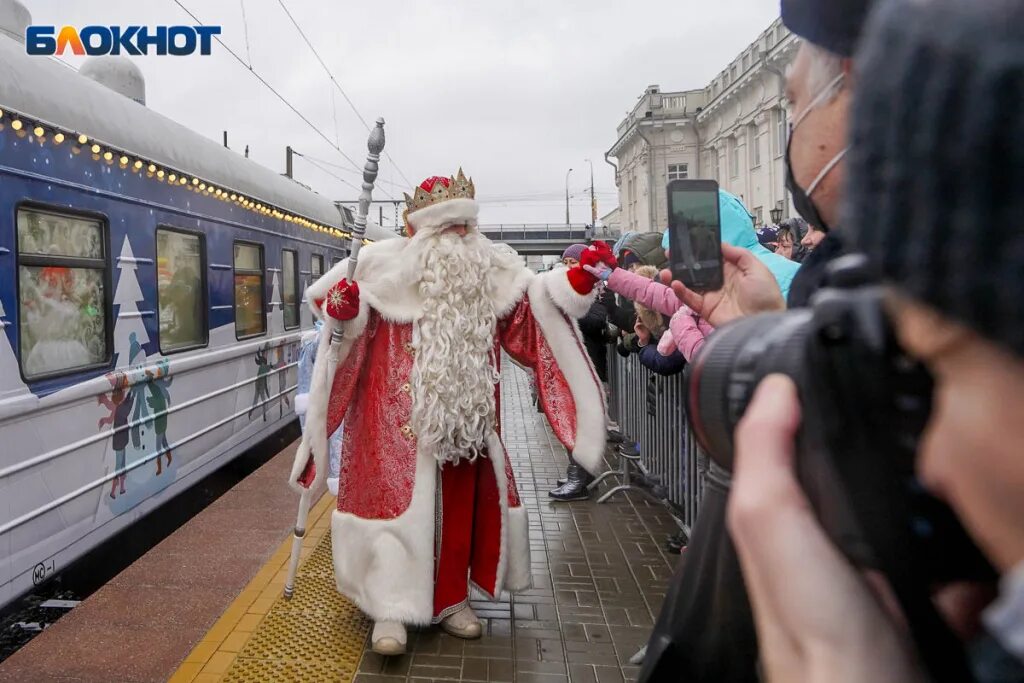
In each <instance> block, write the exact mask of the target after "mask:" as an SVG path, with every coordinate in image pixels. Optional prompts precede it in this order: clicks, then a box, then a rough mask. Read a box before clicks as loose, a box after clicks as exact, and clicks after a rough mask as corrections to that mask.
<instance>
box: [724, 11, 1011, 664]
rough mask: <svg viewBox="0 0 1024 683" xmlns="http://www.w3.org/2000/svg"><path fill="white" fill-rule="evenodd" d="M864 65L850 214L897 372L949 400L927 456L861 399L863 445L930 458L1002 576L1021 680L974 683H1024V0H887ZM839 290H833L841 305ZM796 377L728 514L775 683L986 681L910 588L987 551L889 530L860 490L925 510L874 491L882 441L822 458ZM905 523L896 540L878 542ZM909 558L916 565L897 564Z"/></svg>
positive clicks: (1007, 660) (744, 429) (856, 439)
mask: <svg viewBox="0 0 1024 683" xmlns="http://www.w3.org/2000/svg"><path fill="white" fill-rule="evenodd" d="M858 66H859V68H860V70H859V73H861V74H862V78H861V79H860V80H859V81H858V85H857V95H856V101H855V102H854V104H853V114H852V120H851V132H852V135H851V148H850V152H849V155H848V161H847V164H848V166H847V176H848V177H847V181H848V186H847V187H848V193H847V197H846V206H847V213H846V214H845V216H844V222H843V223H844V226H845V227H846V230H847V233H846V234H847V236H848V237H849V238H850V241H851V246H852V247H853V248H854V249H857V250H860V251H863V252H864V253H865V254H866V255H867V256H868V257H869V259H870V263H871V264H872V265H873V266H874V267H876V268H878V269H879V270H880V273H881V275H882V277H883V278H884V280H885V283H886V289H885V290H884V294H882V295H881V310H882V311H884V314H882V315H881V316H880V318H881V319H883V320H884V321H886V322H885V324H886V325H888V326H891V333H892V338H893V342H892V343H893V345H894V346H895V347H896V348H897V350H898V354H900V356H902V354H906V357H907V358H909V359H913V360H912V361H911V360H905V361H902V362H898V363H896V364H895V365H893V366H892V367H893V368H897V369H894V370H892V376H893V377H896V378H899V379H906V376H909V373H910V371H909V370H907V367H908V364H909V363H911V362H916V363H919V364H920V367H921V369H922V371H923V372H925V373H926V374H927V376H928V382H929V383H928V385H927V386H928V387H929V389H930V391H928V393H927V395H924V396H917V398H919V399H923V405H926V406H927V408H928V409H927V411H926V412H925V414H924V418H925V420H923V421H922V422H923V423H924V429H923V433H920V434H916V433H915V436H916V437H919V440H918V441H917V444H916V446H917V447H916V457H914V451H913V450H912V446H913V440H911V441H910V444H911V445H910V446H907V445H906V443H907V442H905V441H903V442H902V444H897V443H896V442H897V441H900V440H901V438H902V437H906V436H907V435H908V433H909V432H907V431H905V430H906V429H907V427H906V425H898V424H895V421H894V423H893V424H892V426H891V430H888V431H882V432H879V433H875V434H862V433H859V432H858V427H863V426H864V425H868V424H871V423H872V420H877V421H878V422H879V423H884V421H885V420H886V419H887V416H886V415H884V414H883V413H882V412H881V411H879V410H878V409H877V408H875V407H874V406H851V409H857V410H860V409H862V408H865V409H866V410H865V412H867V413H869V414H870V415H869V416H868V417H866V418H863V419H862V418H861V417H860V416H857V419H856V420H853V421H852V422H851V423H850V424H848V425H847V434H846V438H847V440H849V441H852V442H853V443H857V444H871V443H875V444H877V445H878V447H879V448H882V449H888V450H889V451H892V452H895V453H897V454H900V448H908V449H911V450H910V451H909V455H910V459H909V463H910V465H911V466H912V467H913V468H914V469H915V470H916V474H917V476H918V479H919V481H920V482H921V483H922V484H923V485H924V487H925V488H926V489H927V491H928V492H930V493H931V494H933V495H934V496H936V497H937V498H938V499H941V500H942V501H944V502H945V503H948V505H949V506H950V507H951V509H952V511H953V512H954V513H955V515H956V518H957V519H958V520H959V522H960V523H962V525H963V528H964V529H965V530H966V531H967V533H968V534H969V535H970V538H971V539H973V541H974V542H975V543H976V544H977V547H978V549H980V551H981V553H983V554H984V556H985V558H987V559H988V560H989V561H990V562H991V564H992V566H993V567H994V569H995V570H996V572H998V574H999V576H1000V577H1001V582H1000V594H999V597H998V598H997V600H996V602H995V603H993V604H992V605H990V606H989V607H987V608H986V609H985V611H984V612H983V613H982V615H981V616H982V621H983V623H984V625H985V627H986V630H987V632H988V634H989V635H990V636H991V637H993V638H994V639H995V640H996V641H998V642H999V644H1000V645H1001V646H1002V648H1003V649H1004V650H1005V653H1004V659H1003V661H1002V662H1001V663H1000V666H1001V667H1002V668H1000V669H999V671H998V672H996V670H995V668H992V667H991V665H992V664H993V661H992V659H991V658H986V659H985V660H984V661H979V660H978V659H977V658H975V659H974V661H973V662H972V664H973V675H974V676H975V677H976V678H977V679H979V680H1019V679H1018V678H1017V676H1019V675H1020V672H1021V670H1022V669H1021V668H1020V665H1021V662H1024V457H1022V453H1024V423H1022V421H1021V406H1022V405H1024V306H1022V304H1021V302H1022V301H1024V229H1022V225H1024V109H1022V107H1021V103H1022V102H1024V3H1021V2H1020V1H1019V0H989V1H987V2H957V1H956V0H929V1H927V2H924V1H921V0H916V1H915V0H882V2H880V3H879V11H878V12H877V13H876V15H875V17H874V19H873V21H872V24H871V26H870V27H869V30H868V31H867V33H866V37H865V44H864V46H863V48H862V51H861V54H860V57H859V60H858ZM875 290H876V291H878V290H877V288H875ZM870 291H871V290H870V289H869V288H866V287H860V288H856V287H851V286H850V283H849V282H847V283H846V288H845V289H844V290H843V292H845V293H839V294H838V298H837V299H836V300H843V298H844V297H845V298H846V300H849V301H855V300H857V297H860V300H861V301H862V302H863V301H865V300H867V298H866V297H868V295H867V294H860V292H870ZM837 292H838V290H835V291H832V292H827V293H824V294H825V295H827V296H832V297H836V296H837ZM830 305H832V302H830V300H827V299H823V298H818V299H817V300H816V301H815V306H816V307H815V312H814V319H813V320H811V321H810V323H809V328H808V329H809V330H811V333H812V334H810V336H808V337H807V348H808V349H811V350H808V351H807V353H808V359H809V363H808V365H812V366H813V363H814V360H815V356H814V353H815V351H814V350H813V349H814V348H816V345H817V346H818V347H821V346H827V345H826V344H824V343H822V342H820V340H816V339H815V337H814V336H813V332H815V331H817V332H824V333H826V337H828V332H829V330H828V328H815V322H816V321H817V319H819V318H821V317H822V316H823V315H825V314H827V309H828V308H829V306H830ZM851 310H855V309H851ZM786 315H787V316H790V315H793V314H786ZM791 320H792V319H791ZM734 329H735V328H734ZM725 332H727V330H722V331H720V332H719V334H724V333H725ZM875 332H877V330H875ZM864 338H866V339H869V340H870V339H871V338H872V334H866V335H865V336H864ZM876 338H877V337H876ZM833 341H834V340H833ZM839 344H840V345H841V344H842V342H839ZM864 344H865V345H868V344H866V343H864ZM879 346H880V347H881V346H884V344H880V345H879ZM869 350H870V351H874V350H875V349H869ZM707 351H708V349H705V353H707ZM833 353H834V351H832V350H830V349H827V348H825V349H822V350H820V351H819V352H818V356H817V358H818V359H821V358H825V359H829V358H833V356H832V355H830V354H833ZM862 355H863V357H864V358H867V359H869V360H870V359H874V358H875V357H876V355H875V354H872V353H868V352H866V351H865V352H863V354H862ZM886 358H888V357H886ZM847 359H849V358H847ZM893 359H894V360H897V361H898V360H899V358H895V357H894V358H893ZM779 365H780V366H782V365H785V363H783V362H782V361H780V362H779ZM885 367H886V368H888V367H890V366H885ZM785 369H786V370H787V373H786V374H789V375H792V376H794V377H797V379H798V384H799V386H800V388H799V390H798V388H797V384H795V383H794V381H793V380H791V379H790V378H789V377H786V376H780V375H777V374H773V375H770V376H769V377H768V378H767V379H765V380H764V381H763V382H762V383H761V384H760V386H759V387H758V388H757V390H756V392H755V393H754V397H753V399H752V400H751V402H750V405H749V408H748V409H747V411H746V413H745V415H744V417H743V419H742V420H741V421H740V424H739V426H738V428H737V430H736V432H735V447H736V454H735V477H734V481H733V490H732V494H731V496H730V500H729V507H728V525H729V529H730V531H731V533H732V536H733V538H734V541H735V544H736V548H737V552H738V554H739V557H740V561H741V565H742V569H743V575H744V579H745V582H746V585H747V589H748V591H749V594H750V599H751V603H752V606H753V611H754V617H755V623H756V626H757V634H758V640H759V645H760V647H759V650H760V658H761V663H762V667H763V671H764V673H765V674H767V678H768V679H769V680H772V681H787V682H789V681H823V680H829V681H831V680H845V681H883V680H886V681H888V680H892V681H917V680H969V678H970V675H971V674H969V673H967V671H966V670H965V669H964V670H961V669H959V668H958V667H957V661H956V660H957V654H958V653H957V652H953V650H956V649H957V647H956V643H955V641H952V642H950V641H947V647H938V646H936V647H930V648H927V647H922V640H923V638H924V636H923V635H922V634H924V633H928V634H929V637H932V636H934V638H936V639H941V635H936V634H937V633H938V632H939V630H940V628H937V627H936V626H935V625H922V623H920V621H921V620H923V619H925V618H926V617H927V614H926V613H927V612H928V610H930V609H931V606H930V604H922V603H921V602H916V603H915V602H914V601H913V597H914V596H913V593H914V591H915V590H916V591H918V592H920V593H927V591H928V590H929V589H930V588H931V587H932V586H931V584H930V583H929V584H928V585H918V586H915V585H913V582H910V581H908V580H907V579H908V578H909V577H916V576H920V577H926V576H927V577H932V574H931V573H928V572H938V573H941V574H943V575H945V574H951V576H948V577H947V578H950V579H955V578H958V577H957V576H956V575H955V573H956V572H957V571H958V569H959V568H960V565H966V564H969V562H968V560H967V559H966V556H967V555H970V550H969V549H964V547H963V546H962V545H960V544H957V543H955V542H952V541H951V542H949V544H948V545H946V544H945V540H946V539H945V537H941V536H940V537H939V538H937V539H928V538H924V539H921V538H918V537H917V536H916V535H915V534H920V535H924V536H927V531H928V529H926V530H925V531H924V532H922V531H921V530H920V528H917V529H914V530H911V527H913V526H914V525H912V524H910V523H909V522H910V520H909V519H900V518H890V519H887V520H886V519H885V518H884V517H882V518H875V519H874V520H871V519H870V515H867V514H865V509H864V505H863V504H862V500H859V499H858V498H859V497H860V496H868V497H874V498H875V500H873V501H872V502H873V504H877V505H878V506H880V509H883V510H889V509H900V510H910V509H911V506H910V505H909V504H907V501H903V500H893V499H892V496H888V495H887V494H890V493H893V492H895V493H896V494H899V493H900V492H901V491H903V490H904V489H903V488H902V487H901V485H900V484H898V483H897V482H892V481H886V480H884V479H883V480H880V481H876V483H878V484H879V485H878V486H877V487H875V488H874V489H870V488H868V489H865V488H857V486H856V483H855V482H856V477H857V475H858V473H861V474H862V473H864V471H865V469H866V468H875V467H878V468H880V469H881V470H883V471H888V470H890V469H895V467H894V466H892V465H891V463H890V462H888V461H887V460H885V459H879V458H878V457H876V456H874V455H873V454H872V453H871V452H870V451H869V450H863V451H861V453H860V456H861V460H860V462H857V460H858V459H857V457H856V456H857V454H856V453H851V452H842V451H841V448H838V449H833V452H827V451H828V449H821V450H813V449H811V448H808V447H807V444H808V443H809V442H817V441H818V440H816V439H815V435H816V434H817V433H819V432H820V433H824V434H826V438H825V439H824V441H823V442H824V443H825V444H826V445H828V446H834V443H832V442H830V441H829V439H828V438H827V434H828V431H829V429H828V427H827V426H822V423H823V422H827V421H828V419H829V416H828V414H826V413H825V412H823V411H822V409H821V408H820V407H819V406H816V405H815V404H814V403H812V402H810V401H809V400H808V399H810V398H811V395H814V396H816V397H819V398H820V397H821V392H815V391H813V390H811V389H810V387H815V386H816V385H815V384H814V382H815V379H814V378H808V377H806V376H802V375H801V373H799V372H789V370H790V368H785ZM833 369H835V366H834V365H833ZM876 369H877V368H871V367H865V368H858V367H851V368H850V371H851V372H853V371H857V370H859V371H860V374H861V375H862V376H863V378H864V379H865V384H869V385H870V384H873V383H879V382H876V380H879V379H882V373H879V372H875V370H876ZM839 370H841V369H839ZM839 370H837V371H836V372H835V374H836V375H840V374H841V372H840V371H839ZM900 373H905V375H906V376H905V375H904V374H900ZM807 374H811V373H807ZM824 374H825V375H826V378H827V379H828V378H830V377H828V373H824ZM914 377H916V378H918V379H920V375H914ZM885 378H886V379H888V376H885ZM827 379H826V381H827ZM821 387H822V385H821V384H820V383H819V384H818V385H817V388H819V389H820V388H821ZM932 387H933V388H932ZM844 388H845V387H834V390H835V393H836V394H839V395H842V394H843V389H844ZM886 388H887V389H888V390H889V396H896V395H899V396H900V398H908V397H909V398H913V397H914V393H913V391H909V390H907V386H906V385H899V386H891V385H890V386H888V387H886ZM901 392H905V393H901ZM801 398H803V399H805V400H804V402H803V405H801ZM896 409H899V407H898V406H897V408H896ZM908 410H911V408H908ZM798 433H799V434H800V436H801V439H800V442H799V443H800V444H801V445H799V446H798V444H797V440H796V437H797V435H798ZM836 450H838V451H839V455H837V452H836ZM840 455H841V456H845V458H844V457H840ZM821 461H828V462H829V463H830V464H831V465H832V466H833V467H834V468H835V469H836V470H837V471H838V472H840V476H839V479H840V480H841V484H840V485H839V489H838V490H839V495H841V496H842V495H845V500H846V502H848V503H850V507H851V508H854V509H855V510H856V514H855V518H856V521H857V522H858V523H859V526H860V527H861V529H860V530H861V531H862V532H863V533H864V536H865V537H866V538H867V539H868V540H869V541H876V542H875V543H874V544H871V543H869V544H868V545H869V548H868V550H869V552H868V553H867V556H870V557H873V558H875V559H878V560H879V561H880V564H881V565H883V566H884V567H885V569H886V571H885V572H884V574H885V576H886V578H887V579H888V583H889V584H890V585H891V586H892V587H893V589H894V590H895V592H896V593H897V597H898V598H899V603H900V609H898V610H893V609H892V608H891V599H890V600H883V599H880V598H879V597H878V594H877V593H876V592H875V591H873V590H871V589H870V588H869V586H868V584H867V582H865V580H864V578H863V577H864V574H863V570H864V569H865V565H864V564H862V563H861V562H857V561H854V562H853V563H851V560H850V558H851V557H853V556H857V555H859V554H860V551H858V550H854V551H851V550H850V548H849V547H845V548H842V550H841V549H840V548H841V546H843V543H841V542H837V541H836V539H837V538H842V535H841V534H836V533H835V524H834V519H832V520H828V519H827V515H824V516H823V515H822V514H821V507H822V506H823V503H822V497H821V496H819V495H817V494H818V493H820V492H821V491H820V490H815V489H816V488H817V487H816V486H815V484H814V479H813V478H810V477H808V476H807V473H808V471H809V469H810V468H811V467H813V466H814V465H815V464H816V463H818V462H821ZM798 473H799V474H798ZM851 473H852V474H851ZM868 474H870V472H869V473H868ZM798 479H799V481H798ZM869 479H871V477H870V476H866V475H865V477H864V480H869ZM877 479H878V478H877V477H876V480H877ZM818 484H820V481H819V482H818ZM908 496H909V494H908ZM824 507H827V501H826V503H825V504H824ZM871 521H874V522H875V524H871ZM886 522H888V524H889V525H890V526H891V528H890V529H879V527H882V526H884V525H885V523H886ZM903 522H907V524H906V525H905V526H906V527H907V528H906V529H903V528H902V526H903V525H902V524H901V523H903ZM829 529H831V531H829ZM901 534H903V535H904V536H907V537H908V538H909V539H910V543H911V544H913V543H917V542H919V541H920V542H922V543H924V544H927V543H929V542H933V543H938V542H939V541H942V543H938V549H939V550H940V551H941V550H942V549H945V550H946V552H945V554H943V553H942V552H940V553H938V554H937V558H938V561H937V562H936V563H935V564H934V565H929V564H928V562H927V561H921V558H919V557H917V556H915V555H914V554H913V553H908V552H907V550H906V549H900V548H887V547H883V546H880V545H879V544H878V543H877V540H878V539H879V538H882V537H889V538H899V537H900V535H901ZM900 557H905V558H906V562H905V563H904V564H898V563H893V562H892V559H893V558H900ZM929 559H930V558H929ZM855 565H856V567H855ZM942 565H947V566H942ZM951 567H956V568H951ZM966 573H973V572H966ZM971 578H973V576H972V577H971ZM922 582H923V581H922ZM891 597H892V596H890V598H891ZM922 615H923V616H922ZM945 616H946V617H947V618H949V617H954V618H956V619H959V620H962V619H963V618H964V617H965V616H970V615H964V614H953V615H950V614H949V613H946V615H945ZM932 642H933V643H935V642H939V641H938V640H934V639H933V640H932ZM1014 660H1016V661H1014ZM1014 666H1017V667H1018V668H1016V669H1014V668H1013V667H1014ZM986 667H989V668H986ZM999 676H1003V677H1005V678H999Z"/></svg>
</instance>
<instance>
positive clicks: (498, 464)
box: [479, 432, 530, 599]
mask: <svg viewBox="0 0 1024 683" xmlns="http://www.w3.org/2000/svg"><path fill="white" fill-rule="evenodd" d="M487 454H488V455H487V459H488V460H490V461H491V466H492V467H493V468H494V480H495V482H497V485H498V495H499V496H500V499H499V503H500V506H501V545H500V550H499V555H498V569H497V572H496V573H495V580H494V586H495V592H494V593H493V594H492V595H491V597H492V598H495V599H497V598H498V596H499V595H500V594H501V591H503V590H507V591H517V590H523V589H524V588H529V583H530V536H529V528H528V525H527V524H526V522H525V521H523V522H522V524H515V523H513V522H514V516H518V513H519V512H521V513H522V515H523V519H524V520H525V514H526V510H525V509H524V508H523V507H521V506H520V507H517V508H509V505H508V486H509V484H508V474H507V473H506V472H505V461H506V458H507V457H508V455H507V454H506V452H505V446H504V445H503V444H502V443H501V439H500V438H499V437H498V435H497V433H495V432H491V433H490V434H489V435H488V437H487ZM517 511H518V512H517ZM524 571H525V574H526V580H525V582H524V581H523V579H522V575H523V572H524ZM479 588H480V589H481V590H483V591H484V592H489V591H490V586H480V587H479Z"/></svg>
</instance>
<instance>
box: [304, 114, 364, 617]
mask: <svg viewBox="0 0 1024 683" xmlns="http://www.w3.org/2000/svg"><path fill="white" fill-rule="evenodd" d="M366 146H367V148H368V149H369V150H370V153H369V154H368V155H367V156H366V165H365V166H363V191H362V192H361V193H360V194H359V210H358V212H357V213H356V227H355V229H354V230H353V231H352V240H351V241H350V242H349V257H348V281H349V282H353V281H354V279H355V275H356V264H357V263H358V262H359V250H360V249H362V248H363V237H365V236H366V216H367V215H368V214H369V213H370V200H371V199H372V198H373V184H374V182H375V181H376V180H377V171H378V170H379V167H378V166H377V162H379V161H380V153H381V152H382V151H384V119H377V125H376V126H375V127H374V129H373V130H372V131H370V139H369V140H368V141H367V143H366ZM332 328H333V329H332V330H331V346H330V348H329V349H328V352H327V383H326V384H325V385H324V386H325V389H326V390H327V391H328V392H330V390H331V387H332V386H333V385H334V373H335V372H336V371H337V369H338V349H339V348H340V347H341V342H342V339H343V338H344V336H345V333H344V331H343V330H342V329H341V327H340V326H338V325H332ZM313 428H314V429H315V426H314V427H313ZM327 444H328V445H327V448H328V451H329V450H330V438H329V437H328V440H327ZM329 458H330V453H329V452H328V453H327V458H325V459H324V462H327V460H328V459H329ZM312 495H313V490H312V486H310V487H309V488H307V489H304V490H303V491H302V495H301V496H299V514H298V517H297V519H296V520H295V535H294V536H293V537H292V556H291V561H290V562H289V563H288V579H287V581H285V584H284V597H285V598H289V599H290V598H291V597H292V595H293V594H294V593H295V574H296V573H297V572H298V570H299V555H300V553H301V552H302V538H303V536H305V535H306V520H307V518H308V517H309V507H310V503H311V500H312Z"/></svg>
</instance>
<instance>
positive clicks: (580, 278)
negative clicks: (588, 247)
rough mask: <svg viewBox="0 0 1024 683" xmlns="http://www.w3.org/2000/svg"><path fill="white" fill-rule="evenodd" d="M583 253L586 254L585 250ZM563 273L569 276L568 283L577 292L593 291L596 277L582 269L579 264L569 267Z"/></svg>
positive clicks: (587, 292)
mask: <svg viewBox="0 0 1024 683" xmlns="http://www.w3.org/2000/svg"><path fill="white" fill-rule="evenodd" d="M584 255H586V252H584ZM565 275H566V277H568V278H569V284H570V285H572V288H573V289H574V290H576V293H577V294H590V293H591V292H592V291H594V285H596V284H597V278H596V277H594V276H593V275H591V274H590V273H588V272H587V271H585V270H583V268H582V267H580V266H575V267H573V268H570V269H569V270H568V271H567V272H566V274H565Z"/></svg>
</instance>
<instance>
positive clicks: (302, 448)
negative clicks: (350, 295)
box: [288, 268, 370, 493]
mask: <svg viewBox="0 0 1024 683" xmlns="http://www.w3.org/2000/svg"><path fill="white" fill-rule="evenodd" d="M331 270H333V268H332V269H331ZM322 279H323V278H321V280H322ZM318 282H319V280H318ZM328 289H329V288H328ZM369 318H370V308H369V306H367V305H366V302H365V301H362V302H360V304H359V314H358V315H357V316H356V317H355V318H354V319H352V320H349V321H346V322H340V321H337V320H334V319H332V318H330V317H328V318H325V319H324V326H323V329H322V330H321V331H320V344H319V346H317V351H316V361H314V363H313V375H312V378H313V379H312V382H311V383H310V387H309V404H308V406H307V409H306V429H305V431H304V432H303V435H302V443H300V444H299V448H298V450H297V451H296V452H295V460H294V461H293V463H292V471H291V473H290V474H289V475H288V483H289V484H291V487H292V488H293V489H295V490H296V491H298V492H299V493H301V492H302V491H303V486H302V485H301V484H299V477H301V476H302V471H303V470H304V469H305V468H306V462H307V461H308V459H309V456H310V454H312V455H313V464H314V465H315V466H316V476H315V478H314V479H313V483H312V484H311V488H316V487H317V486H318V485H319V484H321V483H323V481H324V479H325V478H326V476H327V456H328V446H327V402H328V398H329V397H330V393H331V388H332V387H333V386H334V372H336V371H337V369H338V368H339V367H341V366H342V365H344V364H345V360H346V359H347V358H348V355H349V353H350V352H351V351H352V347H353V346H354V345H355V343H356V340H357V339H358V338H359V335H361V334H362V333H363V331H365V330H366V323H367V321H368V320H369ZM335 326H340V328H341V330H342V331H343V332H344V336H343V337H342V340H341V343H340V344H338V346H337V348H332V346H331V332H332V331H333V330H334V328H335ZM335 359H336V362H333V361H334V360H335Z"/></svg>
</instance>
